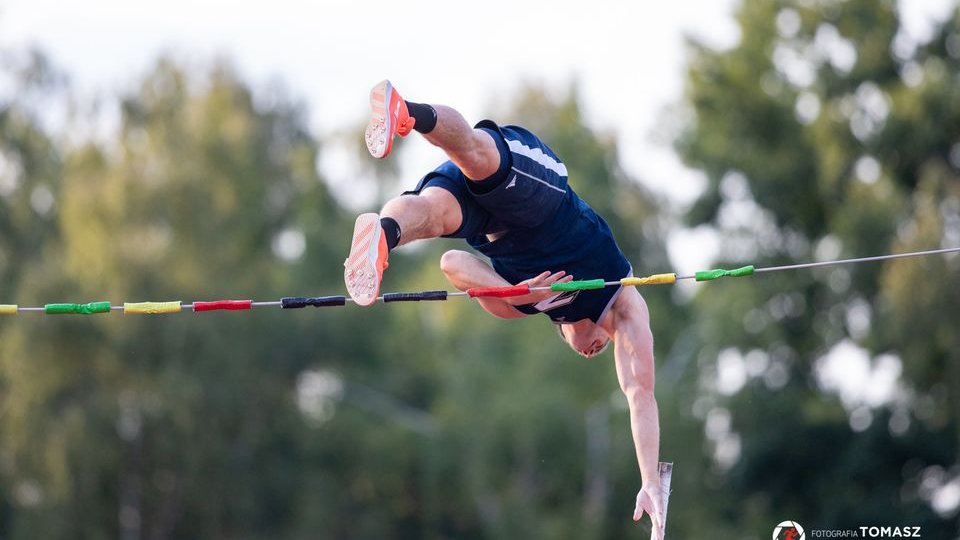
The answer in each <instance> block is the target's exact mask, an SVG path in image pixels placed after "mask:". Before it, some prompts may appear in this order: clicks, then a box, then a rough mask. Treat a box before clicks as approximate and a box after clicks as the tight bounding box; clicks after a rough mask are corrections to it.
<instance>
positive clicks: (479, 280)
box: [440, 250, 573, 319]
mask: <svg viewBox="0 0 960 540" xmlns="http://www.w3.org/2000/svg"><path fill="white" fill-rule="evenodd" d="M440 270H442V271H443V274H444V275H445V276H446V277H447V280H449V281H450V283H451V284H453V286H454V287H456V288H458V289H460V290H461V291H465V290H467V289H472V288H474V287H509V286H511V285H512V283H509V282H508V281H507V280H505V279H503V277H502V276H501V275H500V274H498V273H497V272H496V270H494V269H493V268H492V267H491V266H490V265H489V264H487V263H486V262H484V261H483V260H481V259H479V258H477V257H475V256H473V255H471V254H470V253H467V252H466V251H458V250H451V251H448V252H446V253H444V254H443V257H441V258H440ZM571 279H573V278H572V277H571V276H566V275H565V273H564V272H556V273H550V272H543V273H542V274H540V275H538V276H535V277H533V278H530V279H528V280H526V281H523V282H521V283H526V284H527V285H529V286H531V287H548V286H550V285H551V284H552V283H556V282H565V281H570V280H571ZM553 294H556V293H552V292H550V291H541V292H534V293H530V294H526V295H523V296H516V297H511V298H493V297H482V298H477V301H478V302H479V303H480V306H481V307H482V308H483V309H485V310H486V311H487V312H488V313H490V314H491V315H493V316H494V317H499V318H501V319H519V318H521V317H526V313H523V312H522V311H519V310H518V309H516V308H515V307H514V306H518V305H523V304H531V303H536V302H539V301H540V300H543V299H545V298H546V297H548V296H550V295H553Z"/></svg>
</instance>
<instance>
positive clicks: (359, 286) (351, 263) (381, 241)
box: [343, 214, 389, 306]
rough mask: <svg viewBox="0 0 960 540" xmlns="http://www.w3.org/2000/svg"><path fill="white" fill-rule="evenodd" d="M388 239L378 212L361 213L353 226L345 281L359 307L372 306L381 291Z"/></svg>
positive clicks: (344, 274)
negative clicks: (381, 225)
mask: <svg viewBox="0 0 960 540" xmlns="http://www.w3.org/2000/svg"><path fill="white" fill-rule="evenodd" d="M387 253H388V250H387V238H386V236H385V235H384V234H383V228H381V227H380V216H379V215H378V214H362V215H361V216H360V217H358V218H357V222H356V224H355V225H354V226H353V242H352V243H351V244H350V256H349V257H347V260H346V261H345V262H344V263H343V267H344V271H343V281H344V282H345V283H346V284H347V292H349V293H350V298H353V301H354V302H356V303H357V305H358V306H369V305H370V304H373V303H374V302H376V301H377V296H378V295H379V294H380V280H381V279H383V271H384V270H385V269H386V268H387V266H389V265H388V264H387Z"/></svg>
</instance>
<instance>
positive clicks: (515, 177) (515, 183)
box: [503, 175, 517, 189]
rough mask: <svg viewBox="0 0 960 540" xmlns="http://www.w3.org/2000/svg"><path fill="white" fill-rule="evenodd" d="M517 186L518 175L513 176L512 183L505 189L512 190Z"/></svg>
mask: <svg viewBox="0 0 960 540" xmlns="http://www.w3.org/2000/svg"><path fill="white" fill-rule="evenodd" d="M515 185H517V175H513V178H511V179H510V183H509V184H507V187H505V188H503V189H510V188H512V187H513V186H515Z"/></svg>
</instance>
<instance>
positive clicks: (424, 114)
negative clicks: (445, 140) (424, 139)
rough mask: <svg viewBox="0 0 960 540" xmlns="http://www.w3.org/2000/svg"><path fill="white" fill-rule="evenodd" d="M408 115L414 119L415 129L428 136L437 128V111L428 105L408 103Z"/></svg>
mask: <svg viewBox="0 0 960 540" xmlns="http://www.w3.org/2000/svg"><path fill="white" fill-rule="evenodd" d="M407 113H408V114H410V116H412V117H413V119H414V121H415V122H414V124H413V129H415V130H416V131H418V132H419V133H423V134H427V133H430V132H431V131H433V128H435V127H437V110H436V109H434V108H433V106H432V105H427V104H426V103H414V102H412V101H407Z"/></svg>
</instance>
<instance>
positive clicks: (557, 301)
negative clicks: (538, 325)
mask: <svg viewBox="0 0 960 540" xmlns="http://www.w3.org/2000/svg"><path fill="white" fill-rule="evenodd" d="M578 294H580V291H567V292H562V293H560V294H557V295H554V296H551V297H550V298H547V299H546V300H541V301H540V302H537V303H536V304H534V305H533V307H534V308H535V309H536V310H537V311H539V312H541V313H543V312H544V311H550V310H551V309H556V308H558V307H562V306H565V305H567V304H569V303H570V302H573V300H574V299H575V298H576V297H577V295H578Z"/></svg>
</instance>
